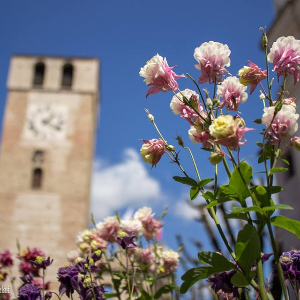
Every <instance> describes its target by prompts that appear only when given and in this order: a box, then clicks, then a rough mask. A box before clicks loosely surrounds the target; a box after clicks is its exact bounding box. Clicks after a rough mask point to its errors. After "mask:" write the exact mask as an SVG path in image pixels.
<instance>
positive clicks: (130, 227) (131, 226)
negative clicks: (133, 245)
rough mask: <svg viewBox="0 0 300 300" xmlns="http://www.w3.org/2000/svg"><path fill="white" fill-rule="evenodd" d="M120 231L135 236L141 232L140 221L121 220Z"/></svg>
mask: <svg viewBox="0 0 300 300" xmlns="http://www.w3.org/2000/svg"><path fill="white" fill-rule="evenodd" d="M121 230H123V231H125V232H126V233H128V234H129V233H131V234H132V235H135V236H137V235H138V234H139V232H140V231H142V223H141V221H140V220H135V219H131V220H122V222H121Z"/></svg>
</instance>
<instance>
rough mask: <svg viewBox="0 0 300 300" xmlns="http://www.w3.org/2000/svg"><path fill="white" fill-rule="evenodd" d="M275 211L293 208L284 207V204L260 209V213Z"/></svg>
mask: <svg viewBox="0 0 300 300" xmlns="http://www.w3.org/2000/svg"><path fill="white" fill-rule="evenodd" d="M275 209H290V210H292V209H294V208H293V207H291V206H289V205H286V204H276V205H272V206H266V207H263V208H262V211H269V210H275Z"/></svg>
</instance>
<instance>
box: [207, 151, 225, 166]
mask: <svg viewBox="0 0 300 300" xmlns="http://www.w3.org/2000/svg"><path fill="white" fill-rule="evenodd" d="M223 157H224V152H223V151H219V152H213V153H212V154H211V155H210V157H209V162H210V163H211V164H213V165H217V164H218V163H219V162H221V161H222V159H223Z"/></svg>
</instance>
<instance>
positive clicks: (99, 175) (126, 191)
mask: <svg viewBox="0 0 300 300" xmlns="http://www.w3.org/2000/svg"><path fill="white" fill-rule="evenodd" d="M91 194H92V212H93V214H94V216H95V218H96V220H97V221H100V220H101V219H102V218H104V217H106V216H109V215H111V214H114V212H115V210H120V209H122V208H126V207H131V208H132V207H133V208H140V207H141V206H143V205H147V204H148V205H149V203H152V202H153V201H155V200H158V199H162V196H161V194H162V193H161V186H160V184H159V182H158V180H156V179H155V178H153V177H151V176H150V173H149V169H147V165H146V164H145V163H144V162H143V161H142V159H141V158H140V156H139V154H138V153H137V152H136V150H134V149H131V148H128V149H125V151H124V159H123V161H121V162H120V163H117V164H113V165H108V164H104V163H103V162H102V161H100V163H99V161H96V162H95V164H94V172H93V179H92V191H91Z"/></svg>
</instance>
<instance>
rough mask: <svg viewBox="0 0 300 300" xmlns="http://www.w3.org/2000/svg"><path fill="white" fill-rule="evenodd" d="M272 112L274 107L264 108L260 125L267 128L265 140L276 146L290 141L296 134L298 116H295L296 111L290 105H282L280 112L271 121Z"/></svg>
mask: <svg viewBox="0 0 300 300" xmlns="http://www.w3.org/2000/svg"><path fill="white" fill-rule="evenodd" d="M274 112H275V106H271V107H266V108H265V109H264V114H263V116H262V123H263V124H265V125H266V126H267V138H268V139H269V140H270V142H271V143H272V144H273V145H277V144H279V143H280V142H281V141H285V140H287V139H290V138H291V136H292V135H294V134H295V133H296V131H297V130H298V123H297V120H298V118H299V114H296V109H295V108H294V107H293V106H292V105H282V108H281V110H280V111H279V112H278V113H277V114H276V116H275V118H274V120H273V117H274ZM272 120H273V121H272ZM271 123H272V124H271Z"/></svg>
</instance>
